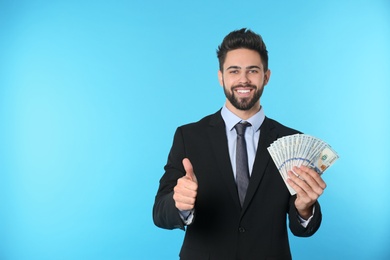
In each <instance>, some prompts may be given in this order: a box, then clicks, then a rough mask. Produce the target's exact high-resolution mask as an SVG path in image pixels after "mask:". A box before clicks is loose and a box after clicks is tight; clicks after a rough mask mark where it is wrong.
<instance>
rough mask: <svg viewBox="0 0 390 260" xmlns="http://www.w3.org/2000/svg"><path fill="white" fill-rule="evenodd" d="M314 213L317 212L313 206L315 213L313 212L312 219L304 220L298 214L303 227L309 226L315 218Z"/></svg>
mask: <svg viewBox="0 0 390 260" xmlns="http://www.w3.org/2000/svg"><path fill="white" fill-rule="evenodd" d="M314 211H315V206H313V212H312V214H311V216H310V218H308V219H303V218H302V217H301V216H299V214H298V220H299V223H301V225H302V227H304V228H306V227H307V225H309V223H310V220H311V219H312V218H313V216H314Z"/></svg>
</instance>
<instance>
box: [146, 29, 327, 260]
mask: <svg viewBox="0 0 390 260" xmlns="http://www.w3.org/2000/svg"><path fill="white" fill-rule="evenodd" d="M217 55H218V60H219V72H218V77H219V82H220V84H221V86H222V87H223V90H224V93H225V96H226V102H225V105H224V106H223V107H222V109H221V110H220V111H218V112H216V113H215V114H212V115H209V116H206V117H205V118H203V119H201V120H200V121H199V122H196V123H191V124H188V125H184V126H181V127H179V128H178V129H177V130H176V133H175V136H174V140H173V145H172V148H171V151H170V153H169V156H168V161H167V164H166V165H165V167H164V169H165V173H164V175H163V176H162V178H161V180H160V186H159V189H158V192H157V195H156V199H155V203H154V207H153V220H154V223H155V224H156V225H157V226H159V227H161V228H165V229H174V228H181V229H183V230H186V234H185V238H184V242H183V245H182V248H181V251H180V259H183V260H202V259H212V260H213V259H218V260H230V259H231V260H236V259H244V260H251V259H256V260H259V259H291V252H290V246H289V241H288V236H287V218H288V223H289V228H290V230H291V232H292V233H293V234H294V235H296V236H301V237H308V236H311V235H313V234H314V233H315V232H316V231H317V229H318V228H319V226H320V223H321V218H322V215H321V209H320V205H319V204H318V201H317V199H318V198H319V196H320V195H321V194H322V193H323V191H324V189H325V188H326V184H325V182H324V181H323V180H322V179H321V177H320V176H319V175H318V174H317V173H316V172H315V171H314V170H312V169H310V168H307V167H304V166H302V167H300V168H295V169H294V171H295V172H296V173H297V174H298V175H299V176H300V178H298V177H296V175H295V174H293V173H291V172H290V175H289V179H288V183H289V184H290V185H291V186H292V187H293V188H294V189H295V191H296V192H297V194H296V195H294V196H291V195H290V193H289V191H288V189H287V187H286V185H285V183H284V181H283V179H282V177H281V176H280V174H279V172H278V170H277V169H276V166H275V164H274V163H273V161H272V160H271V158H270V155H269V154H268V152H267V147H268V146H269V145H270V144H271V143H272V142H273V141H275V140H276V139H278V138H280V137H283V136H286V135H291V134H296V133H299V132H298V131H296V130H294V129H291V128H288V127H286V126H284V125H282V124H280V123H278V122H277V121H275V120H272V119H270V118H268V117H266V116H265V113H264V108H263V107H262V106H261V103H260V98H261V96H262V93H263V90H264V87H265V86H266V85H267V83H268V81H269V79H270V76H271V71H270V70H269V69H268V52H267V49H266V46H265V44H264V42H263V40H262V38H261V36H260V35H258V34H256V33H254V32H252V31H250V30H247V29H241V30H237V31H233V32H231V33H230V34H228V35H227V36H226V37H225V38H224V40H223V42H222V44H221V45H220V46H219V47H218V50H217Z"/></svg>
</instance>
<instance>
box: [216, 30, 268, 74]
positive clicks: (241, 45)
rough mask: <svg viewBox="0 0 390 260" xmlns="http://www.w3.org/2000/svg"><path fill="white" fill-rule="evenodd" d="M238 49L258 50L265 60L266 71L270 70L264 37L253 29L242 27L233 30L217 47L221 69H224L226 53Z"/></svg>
mask: <svg viewBox="0 0 390 260" xmlns="http://www.w3.org/2000/svg"><path fill="white" fill-rule="evenodd" d="M236 49H249V50H254V51H257V52H258V53H259V54H260V57H261V61H262V62H263V66H264V71H267V70H268V51H267V47H266V46H265V43H264V41H263V38H261V36H260V35H259V34H256V33H254V32H253V31H251V30H249V29H247V28H242V29H240V30H236V31H232V32H231V33H229V34H228V35H226V37H225V38H224V39H223V41H222V43H221V45H219V46H218V49H217V57H218V61H219V69H220V70H221V71H223V64H224V63H225V59H226V54H227V53H228V52H229V51H232V50H236Z"/></svg>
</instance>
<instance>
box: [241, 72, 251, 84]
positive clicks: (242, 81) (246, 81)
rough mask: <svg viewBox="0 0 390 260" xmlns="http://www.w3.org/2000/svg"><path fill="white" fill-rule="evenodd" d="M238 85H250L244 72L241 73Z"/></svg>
mask: <svg viewBox="0 0 390 260" xmlns="http://www.w3.org/2000/svg"><path fill="white" fill-rule="evenodd" d="M239 83H240V84H242V85H246V84H249V83H250V80H249V77H248V73H246V71H243V72H241V74H240V81H239Z"/></svg>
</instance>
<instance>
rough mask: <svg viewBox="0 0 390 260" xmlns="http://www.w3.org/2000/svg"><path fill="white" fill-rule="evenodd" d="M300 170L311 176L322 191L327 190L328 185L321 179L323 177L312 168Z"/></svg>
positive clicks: (303, 167)
mask: <svg viewBox="0 0 390 260" xmlns="http://www.w3.org/2000/svg"><path fill="white" fill-rule="evenodd" d="M299 168H300V170H302V171H303V172H305V173H307V174H308V175H310V176H311V177H312V178H313V179H314V180H315V181H316V182H317V183H318V185H319V186H320V187H321V188H322V189H325V188H326V183H325V182H324V180H323V179H322V178H321V175H320V174H318V173H317V172H316V171H315V170H313V169H312V168H309V167H307V166H303V165H302V166H300V167H299Z"/></svg>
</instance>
